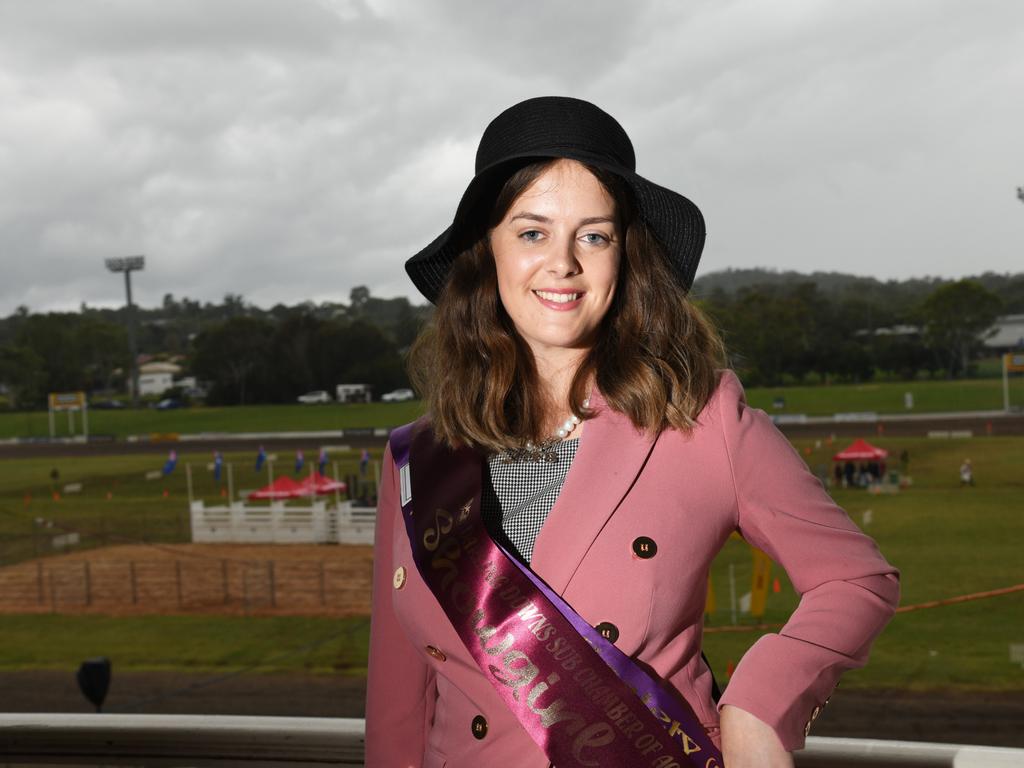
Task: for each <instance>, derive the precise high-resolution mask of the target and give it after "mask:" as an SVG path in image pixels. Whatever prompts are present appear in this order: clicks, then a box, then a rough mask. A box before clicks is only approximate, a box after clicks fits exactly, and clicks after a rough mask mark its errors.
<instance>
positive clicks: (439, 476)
mask: <svg viewBox="0 0 1024 768" xmlns="http://www.w3.org/2000/svg"><path fill="white" fill-rule="evenodd" d="M414 427H415V429H414ZM391 452H392V456H393V458H394V461H395V465H396V466H397V468H398V471H399V478H400V492H401V505H402V517H403V519H404V521H405V525H406V532H407V533H408V535H409V543H410V545H411V547H412V553H413V559H414V560H415V562H416V567H417V569H418V570H419V572H420V575H421V576H422V577H423V580H424V582H425V583H426V584H427V586H428V587H429V588H430V591H431V592H432V593H433V594H434V596H435V597H436V598H437V601H438V603H439V604H440V605H441V608H442V609H443V610H444V612H445V614H446V615H447V617H448V619H449V620H450V621H451V623H452V626H453V627H454V629H455V631H456V632H457V633H458V635H459V637H460V639H461V640H462V642H463V643H464V644H465V646H466V649H467V650H468V651H469V653H470V655H471V656H472V657H473V658H474V660H475V661H476V663H477V665H478V666H479V667H480V671H481V672H482V673H483V674H484V677H486V678H487V680H488V681H489V682H490V683H491V685H492V686H494V689H495V690H496V691H497V692H498V695H499V696H501V698H502V700H503V701H504V702H505V704H506V705H507V706H508V708H509V709H510V710H512V712H513V713H514V714H515V716H516V717H517V718H518V720H519V722H520V723H521V724H522V726H523V728H524V729H526V732H527V733H529V734H530V736H531V737H532V738H533V740H534V741H535V742H537V744H538V745H539V746H540V748H541V749H542V750H544V753H545V754H546V755H547V756H548V759H550V760H551V762H552V763H553V764H555V765H556V766H558V768H571V767H572V766H602V768H611V767H613V766H630V768H632V767H633V766H649V767H650V768H722V765H723V760H722V755H721V752H720V751H719V750H718V748H717V747H716V746H715V744H714V742H713V741H712V740H711V738H710V737H709V736H708V734H707V732H706V731H705V730H704V728H703V727H702V726H701V724H700V721H699V720H698V719H697V717H696V715H694V713H693V711H692V710H691V709H690V707H689V705H688V704H687V702H686V701H685V700H684V699H683V698H682V697H681V696H679V695H678V694H676V693H675V692H674V691H671V690H669V689H667V688H666V687H665V686H663V685H662V684H661V683H660V681H658V680H656V679H654V678H652V677H651V676H649V675H648V674H647V673H645V672H644V671H643V670H642V669H640V668H639V667H638V666H637V665H636V664H634V663H633V662H632V661H631V660H630V659H629V657H628V656H626V655H625V654H624V653H622V651H620V650H619V649H618V648H617V647H616V646H615V645H614V644H612V643H610V642H608V641H607V640H606V639H605V638H604V637H602V636H601V635H600V634H599V633H598V632H597V630H596V629H594V628H593V627H592V626H590V624H588V623H587V622H586V621H584V620H583V619H582V618H581V617H580V616H579V615H578V614H577V613H576V612H575V611H573V610H572V608H571V607H569V605H568V604H567V603H566V602H565V601H564V600H563V599H562V598H561V597H560V596H559V595H558V594H556V593H555V592H554V591H553V590H551V589H550V588H549V587H548V586H547V585H546V584H545V583H544V582H543V581H542V580H541V579H540V578H539V577H538V576H537V575H536V574H534V573H533V571H531V570H530V569H529V568H526V567H525V566H523V565H522V563H520V562H519V561H518V560H517V559H516V558H514V557H512V556H510V555H509V554H508V552H506V551H504V550H503V549H502V548H501V547H499V546H498V545H497V544H495V542H494V541H493V539H491V537H490V536H489V534H488V533H487V531H486V529H485V528H484V526H483V522H482V519H481V516H480V491H481V481H482V463H481V458H480V456H479V454H477V453H476V452H474V451H471V450H468V449H460V450H451V449H448V448H446V447H444V446H442V445H439V444H437V443H436V442H435V441H434V438H433V433H432V432H431V430H430V428H429V426H428V425H426V424H425V423H421V422H416V423H414V424H409V425H406V426H404V427H401V428H399V429H397V430H394V431H393V432H392V433H391ZM414 492H415V503H414V501H413V498H414Z"/></svg>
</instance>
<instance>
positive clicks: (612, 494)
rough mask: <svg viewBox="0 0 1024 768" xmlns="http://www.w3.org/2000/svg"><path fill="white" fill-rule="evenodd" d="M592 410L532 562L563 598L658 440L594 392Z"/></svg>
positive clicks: (538, 573) (540, 535) (535, 549)
mask: <svg viewBox="0 0 1024 768" xmlns="http://www.w3.org/2000/svg"><path fill="white" fill-rule="evenodd" d="M591 404H592V406H593V407H594V409H595V410H596V411H597V415H596V416H595V417H594V418H592V419H589V420H588V421H587V422H586V426H585V427H584V429H583V435H582V436H581V437H580V438H579V440H580V444H579V448H578V449H577V451H576V458H575V459H573V462H572V466H571V467H570V468H569V474H568V475H567V476H566V478H565V484H564V485H563V486H562V492H561V493H560V494H559V496H558V500H557V501H556V502H555V505H554V507H552V509H551V512H550V514H549V515H548V518H547V520H546V521H545V523H544V526H543V527H542V528H541V530H540V534H539V535H538V536H537V541H536V543H535V544H534V547H533V558H532V560H531V562H530V567H531V568H532V569H533V571H534V572H535V573H536V574H537V575H538V576H540V577H541V578H542V579H544V581H546V582H547V583H548V585H549V586H550V587H551V588H552V589H553V590H555V591H556V592H558V593H559V594H561V593H562V592H564V591H565V588H566V587H567V586H568V584H569V581H570V579H572V577H573V574H574V573H575V572H576V569H577V568H578V567H579V564H580V561H581V560H583V558H584V557H585V556H586V554H587V551H588V550H589V549H590V546H591V544H592V543H593V542H594V539H595V538H597V536H598V534H599V533H600V532H601V529H602V528H604V526H605V524H606V523H607V521H608V518H610V517H611V516H612V514H613V513H614V512H615V510H616V509H617V508H618V506H619V504H620V503H621V502H622V500H623V498H625V496H626V494H627V493H628V492H629V489H630V488H631V487H632V486H633V482H634V481H635V480H636V477H637V475H638V474H640V470H641V469H643V466H644V464H645V463H646V462H647V458H648V457H649V456H650V454H651V450H652V449H653V448H654V444H655V442H656V438H655V437H654V436H652V435H648V434H645V433H643V432H639V431H637V429H636V428H635V427H634V426H633V423H632V422H631V421H630V420H629V418H628V417H627V416H625V415H623V414H621V413H618V412H616V411H613V410H612V409H611V408H609V407H608V406H607V404H606V403H605V402H604V398H602V397H601V396H600V393H599V392H597V390H596V388H595V390H594V393H593V394H592V395H591ZM628 544H629V543H628V542H626V544H625V545H624V546H628Z"/></svg>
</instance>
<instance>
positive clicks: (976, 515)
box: [705, 438, 1024, 690]
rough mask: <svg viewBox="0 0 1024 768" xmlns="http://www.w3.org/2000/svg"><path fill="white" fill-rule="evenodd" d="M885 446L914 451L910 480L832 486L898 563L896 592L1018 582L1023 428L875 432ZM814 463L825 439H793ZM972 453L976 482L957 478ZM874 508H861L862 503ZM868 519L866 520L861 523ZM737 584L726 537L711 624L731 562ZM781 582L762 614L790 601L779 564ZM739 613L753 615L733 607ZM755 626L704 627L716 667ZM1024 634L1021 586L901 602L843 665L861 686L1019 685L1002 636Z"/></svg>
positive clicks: (741, 580)
mask: <svg viewBox="0 0 1024 768" xmlns="http://www.w3.org/2000/svg"><path fill="white" fill-rule="evenodd" d="M871 442H872V443H875V444H877V445H880V446H881V447H884V448H887V449H888V450H889V451H890V453H891V454H899V452H900V451H902V450H904V449H906V450H907V451H908V452H909V454H910V466H909V470H910V471H909V474H910V475H911V477H912V478H913V481H914V485H913V487H912V488H910V489H907V490H905V491H904V492H902V493H900V494H896V495H878V496H873V495H869V494H868V493H866V492H865V491H861V490H836V491H834V492H833V497H834V498H835V499H836V501H837V502H838V503H839V504H840V505H841V506H842V507H843V508H844V509H846V510H847V512H848V513H849V514H850V516H851V518H852V519H853V520H854V521H855V522H857V523H858V525H860V526H861V527H862V528H864V529H865V530H866V531H867V532H868V533H869V534H870V535H872V536H873V537H874V538H875V539H876V540H877V541H878V543H879V546H880V547H881V549H882V552H883V553H884V554H885V556H886V557H887V558H888V559H889V561H890V562H892V563H894V564H895V565H896V566H897V567H898V568H899V569H900V571H901V588H902V601H901V602H902V604H903V605H912V604H916V603H921V602H925V601H929V600H937V599H942V598H946V597H952V596H955V595H962V594H968V593H973V592H981V591H985V590H991V589H997V588H1000V587H1007V586H1011V585H1014V584H1020V583H1024V558H1022V556H1021V549H1020V548H1021V542H1022V541H1024V473H1022V472H1021V469H1020V468H1021V466H1022V465H1024V440H1022V439H1019V438H974V439H971V440H954V441H950V440H928V439H924V438H919V439H901V438H891V439H883V438H878V439H874V438H873V439H872V440H871ZM795 444H796V445H797V447H798V448H800V449H801V452H803V451H804V449H806V448H810V449H811V454H810V455H807V454H806V453H805V454H804V456H805V459H806V460H807V461H808V463H809V464H810V465H811V466H812V467H814V466H815V465H817V464H823V463H826V462H827V458H828V455H829V454H830V453H832V452H833V448H831V447H829V446H827V445H824V444H823V445H821V447H820V448H817V449H816V448H815V445H816V441H814V440H801V441H795ZM965 457H970V458H971V459H972V462H973V464H974V466H975V469H976V473H975V478H976V481H977V483H978V484H977V486H975V487H973V488H961V487H960V486H959V479H958V475H957V468H958V467H959V465H960V462H961V461H962V460H963V459H964V458H965ZM868 510H870V511H871V515H870V516H869V517H868V518H865V514H864V513H865V512H866V511H868ZM865 519H868V520H870V522H868V523H866V524H865V522H864V521H865ZM730 563H732V564H733V569H734V573H735V574H736V581H737V593H744V592H747V591H749V590H750V582H751V576H752V567H751V556H750V552H749V548H748V547H747V546H746V545H745V544H744V543H743V542H740V541H732V542H730V543H729V544H728V545H727V547H726V549H725V550H724V551H723V552H722V554H721V555H720V556H719V558H718V560H716V562H715V566H714V568H713V570H712V578H713V580H714V584H715V590H716V597H717V602H718V613H717V614H716V615H715V616H714V617H713V618H712V625H716V624H728V623H729V591H728V584H729V582H728V566H729V564H730ZM774 575H779V576H780V582H781V586H782V591H781V593H780V594H778V595H775V594H771V593H770V594H769V599H768V608H767V613H766V616H765V621H766V622H783V621H785V619H786V617H787V616H788V615H789V612H790V611H792V610H793V608H794V607H795V606H796V603H797V596H796V594H795V593H794V591H793V589H792V587H791V585H790V584H789V582H788V580H787V579H786V578H785V575H784V574H782V573H781V571H780V569H778V568H776V569H775V572H774ZM740 623H748V624H752V623H755V622H754V620H753V619H750V618H741V622H740ZM759 635H760V633H758V632H749V633H743V634H733V633H709V634H708V635H707V636H706V641H705V644H706V653H707V655H708V657H709V659H710V660H711V662H712V664H713V665H714V667H715V668H716V671H717V672H718V674H719V675H720V676H722V677H724V676H725V669H726V668H727V666H728V665H729V664H730V663H733V664H734V663H736V662H738V661H739V659H740V657H741V656H742V654H743V652H744V651H745V650H746V649H747V648H748V647H749V646H750V644H751V643H753V642H754V640H756V638H757V637H758V636H759ZM1012 643H1024V593H1017V594H1014V595H1010V596H1005V597H997V598H991V599H987V600H981V601H977V602H971V603H965V604H960V605H955V606H948V607H941V608H934V609H928V610H923V611H915V612H910V613H905V614H898V615H897V616H896V618H895V619H894V620H893V621H892V623H891V624H890V625H889V627H888V628H887V629H886V630H885V632H884V633H883V635H882V637H881V638H880V639H879V641H878V643H877V644H876V646H875V648H874V651H873V653H872V660H871V663H870V664H869V665H868V666H867V667H866V668H865V669H863V670H858V671H856V672H853V673H850V674H848V675H846V676H845V677H844V678H843V680H844V683H843V684H844V685H849V686H859V687H895V688H920V689H927V688H939V687H953V688H956V687H964V688H982V689H992V690H1000V689H1014V690H1022V689H1024V669H1022V668H1021V665H1020V664H1014V663H1011V662H1010V654H1009V646H1010V644H1012Z"/></svg>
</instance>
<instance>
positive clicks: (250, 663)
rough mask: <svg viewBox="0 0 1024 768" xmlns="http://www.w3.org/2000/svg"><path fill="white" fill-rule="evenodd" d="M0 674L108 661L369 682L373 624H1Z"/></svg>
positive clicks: (185, 619)
mask: <svg viewBox="0 0 1024 768" xmlns="http://www.w3.org/2000/svg"><path fill="white" fill-rule="evenodd" d="M0 626H2V627H3V632H0V670H3V669H75V668H77V666H78V665H79V664H80V663H81V662H82V661H83V660H84V659H87V658H92V657H95V656H107V657H108V658H110V659H112V660H113V661H114V663H115V666H116V668H117V669H120V670H127V669H136V670H144V669H145V670H177V671H181V672H224V671H226V670H238V669H243V668H254V670H258V671H259V672H264V673H268V672H293V671H303V672H311V673H324V674H337V673H342V674H365V672H366V648H367V645H366V644H367V639H368V637H369V633H370V620H369V618H368V617H354V618H341V619H339V618H326V617H324V618H320V617H304V616H303V617H297V616H289V617H287V618H285V617H261V618H243V617H236V616H146V617H138V616H134V617H125V618H119V619H110V618H107V617H103V616H2V617H0Z"/></svg>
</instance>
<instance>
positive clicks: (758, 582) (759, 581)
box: [750, 547, 772, 616]
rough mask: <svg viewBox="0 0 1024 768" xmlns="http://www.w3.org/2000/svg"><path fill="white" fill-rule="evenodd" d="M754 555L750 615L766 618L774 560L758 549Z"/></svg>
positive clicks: (754, 549)
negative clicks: (766, 605)
mask: <svg viewBox="0 0 1024 768" xmlns="http://www.w3.org/2000/svg"><path fill="white" fill-rule="evenodd" d="M751 550H753V553H754V579H753V582H752V583H751V585H750V615H751V616H764V608H765V604H766V603H767V602H768V583H769V582H770V581H771V580H772V559H771V558H770V557H768V555H766V554H765V553H764V552H762V551H761V550H760V549H757V547H751Z"/></svg>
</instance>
